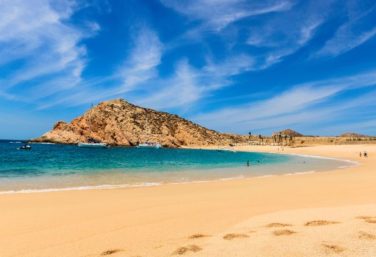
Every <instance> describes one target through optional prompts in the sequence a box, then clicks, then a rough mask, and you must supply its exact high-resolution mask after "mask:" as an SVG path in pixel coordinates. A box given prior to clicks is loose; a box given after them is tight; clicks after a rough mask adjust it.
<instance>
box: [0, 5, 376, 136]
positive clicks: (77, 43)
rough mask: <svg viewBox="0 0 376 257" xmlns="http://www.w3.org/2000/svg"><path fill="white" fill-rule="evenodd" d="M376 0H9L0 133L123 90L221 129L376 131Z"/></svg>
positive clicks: (37, 127)
mask: <svg viewBox="0 0 376 257" xmlns="http://www.w3.org/2000/svg"><path fill="white" fill-rule="evenodd" d="M375 35H376V2H375V1H374V0H316V1H307V0H301V1H298V0H264V1H256V0H250V1H246V0H216V1H215V0H190V1H187V0H107V1H105V0H90V1H89V0H88V1H85V0H76V1H75V0H72V1H68V0H55V1H54V0H30V1H25V0H3V1H0V138H30V137H36V136H39V135H40V134H42V133H44V132H46V131H47V130H49V129H51V127H52V125H53V124H54V123H55V122H56V121H57V120H65V121H70V120H71V119H73V118H74V117H76V116H78V115H80V114H81V113H83V112H84V111H85V110H87V109H88V108H90V106H91V105H92V104H96V103H98V102H100V101H103V100H107V99H113V98H124V99H126V100H128V101H130V102H132V103H135V104H138V105H141V106H145V107H150V108H154V109H157V110H163V111H168V112H171V113H176V114H178V115H181V116H183V117H185V118H187V119H190V120H193V121H195V122H198V123H200V124H202V125H204V126H206V127H209V128H212V129H216V130H219V131H222V132H235V133H248V131H252V132H253V133H257V134H258V133H262V134H270V133H271V132H273V131H276V130H279V129H283V128H293V129H296V130H298V131H300V132H302V133H305V134H312V135H337V134H340V133H343V132H346V131H356V132H359V133H365V134H373V135H375V134H376V108H375V107H376V87H375V86H376V36H375Z"/></svg>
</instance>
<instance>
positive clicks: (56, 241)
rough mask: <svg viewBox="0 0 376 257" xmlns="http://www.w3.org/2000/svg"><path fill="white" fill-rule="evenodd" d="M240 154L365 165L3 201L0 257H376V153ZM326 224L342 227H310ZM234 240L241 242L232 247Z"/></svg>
mask: <svg viewBox="0 0 376 257" xmlns="http://www.w3.org/2000/svg"><path fill="white" fill-rule="evenodd" d="M239 149H241V150H254V151H267V152H283V153H296V154H310V155H320V156H328V157H335V158H343V159H348V160H355V161H358V162H359V163H360V165H359V166H356V167H351V168H347V169H338V170H335V171H330V172H322V173H312V174H305V175H300V176H298V175H296V176H271V177H260V178H249V179H239V180H230V181H213V182H207V183H189V184H180V185H176V184H170V185H162V186H158V187H145V188H128V189H111V190H87V191H65V192H50V193H32V194H13V195H0V210H1V211H0V228H1V229H0V256H1V257H3V256H4V257H7V256H38V257H39V256H49V257H50V256H129V257H132V256H133V257H135V256H140V257H159V256H160V257H162V256H163V257H165V256H174V255H184V256H214V257H220V256H226V257H228V256H254V257H273V256H275V257H277V256H289V257H294V256H354V257H355V256H356V257H359V256H360V257H362V256H364V257H366V256H367V257H368V256H369V257H371V256H372V257H374V256H376V244H375V240H374V236H375V235H376V224H375V223H376V221H375V216H376V186H375V185H376V146H375V145H351V146H348V145H341V146H314V147H304V148H284V149H283V151H282V150H281V149H279V151H278V148H277V147H263V146H253V147H239ZM360 151H367V152H368V155H369V157H368V158H360V157H359V152H360ZM359 217H362V218H359ZM318 221H320V222H318ZM325 221H326V222H329V223H333V222H335V223H336V224H327V225H318V226H306V224H308V223H309V222H316V223H320V224H323V223H326V222H325ZM273 223H274V224H288V225H290V226H286V227H278V226H270V227H269V226H268V224H273ZM277 230H289V231H293V232H294V233H288V234H289V235H287V234H286V233H287V232H286V233H285V235H282V236H277V235H276V234H275V233H274V232H275V231H277ZM229 234H238V235H243V237H241V238H238V239H237V240H235V239H234V240H225V239H224V237H225V236H226V235H229ZM282 234H283V233H282ZM193 235H211V236H193ZM244 235H246V236H244ZM192 236H193V237H192Z"/></svg>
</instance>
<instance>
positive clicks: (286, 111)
mask: <svg viewBox="0 0 376 257" xmlns="http://www.w3.org/2000/svg"><path fill="white" fill-rule="evenodd" d="M375 81H376V71H371V72H368V73H364V74H359V75H354V76H349V77H342V78H337V79H329V80H322V81H314V82H310V83H304V84H300V85H295V86H293V87H292V89H289V90H287V91H285V92H282V93H280V94H277V95H275V96H272V97H270V98H267V99H264V100H260V101H258V102H252V103H249V104H246V105H242V106H237V107H228V108H224V109H219V110H216V111H213V112H211V113H205V114H201V115H197V116H196V117H194V118H193V119H194V120H195V121H196V122H198V123H201V124H203V125H206V126H209V127H212V128H215V129H218V130H221V131H230V130H231V129H233V128H234V127H236V129H237V132H242V133H244V132H246V131H248V130H249V129H252V130H257V129H263V128H270V127H273V126H274V127H277V126H290V125H293V124H296V123H299V122H314V120H315V119H314V118H315V117H316V118H317V119H319V118H320V119H321V120H323V119H324V115H327V114H328V115H329V114H333V112H334V111H335V110H338V109H344V108H345V107H346V108H350V107H351V108H353V107H356V106H358V107H359V106H362V104H365V99H362V98H360V100H364V101H363V102H362V101H356V102H351V103H350V102H348V103H347V104H346V105H345V104H343V103H342V104H341V105H340V106H339V107H336V108H334V109H333V108H332V109H330V112H329V111H328V109H326V108H324V107H322V106H321V104H322V103H326V102H328V101H329V100H330V99H331V98H332V97H334V96H335V95H336V94H338V93H341V92H344V91H347V90H352V89H357V88H361V87H368V86H374V85H375V84H376V83H375ZM318 109H320V111H318ZM308 110H309V111H308ZM321 116H322V117H321ZM328 117H329V116H328ZM332 118H333V117H332Z"/></svg>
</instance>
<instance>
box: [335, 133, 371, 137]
mask: <svg viewBox="0 0 376 257" xmlns="http://www.w3.org/2000/svg"><path fill="white" fill-rule="evenodd" d="M340 137H368V136H366V135H362V134H358V133H354V132H347V133H343V134H341V135H340Z"/></svg>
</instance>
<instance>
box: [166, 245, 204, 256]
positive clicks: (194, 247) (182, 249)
mask: <svg viewBox="0 0 376 257" xmlns="http://www.w3.org/2000/svg"><path fill="white" fill-rule="evenodd" d="M201 250H202V248H201V247H199V246H197V245H187V246H182V247H179V248H178V249H176V250H175V252H173V254H177V255H183V254H186V253H188V252H194V253H195V252H199V251H201Z"/></svg>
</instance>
